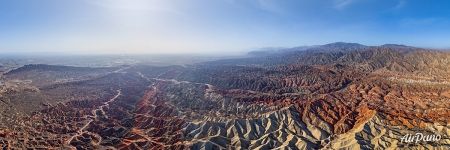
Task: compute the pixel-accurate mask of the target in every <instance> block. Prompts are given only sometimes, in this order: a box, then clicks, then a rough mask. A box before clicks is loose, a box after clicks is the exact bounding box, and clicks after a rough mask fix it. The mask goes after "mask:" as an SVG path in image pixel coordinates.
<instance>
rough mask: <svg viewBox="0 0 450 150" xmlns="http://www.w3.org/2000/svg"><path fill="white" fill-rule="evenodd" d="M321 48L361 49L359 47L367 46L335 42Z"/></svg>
mask: <svg viewBox="0 0 450 150" xmlns="http://www.w3.org/2000/svg"><path fill="white" fill-rule="evenodd" d="M321 47H326V48H361V47H367V46H365V45H362V44H359V43H346V42H335V43H330V44H325V45H322V46H321Z"/></svg>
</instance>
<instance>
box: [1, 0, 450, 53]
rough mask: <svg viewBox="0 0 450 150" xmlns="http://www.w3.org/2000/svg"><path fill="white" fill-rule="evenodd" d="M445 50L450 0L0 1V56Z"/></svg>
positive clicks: (449, 39) (448, 42)
mask: <svg viewBox="0 0 450 150" xmlns="http://www.w3.org/2000/svg"><path fill="white" fill-rule="evenodd" d="M337 41H343V42H357V43H361V44H366V45H380V44H385V43H395V44H406V45H412V46H419V47H432V48H449V47H450V1H444V0H442V1H433V3H431V2H430V1H424V0H408V1H407V0H0V51H2V52H6V51H9V52H11V51H14V52H25V53H26V52H61V53H64V52H69V53H208V54H209V53H211V54H212V53H239V52H244V51H248V50H252V49H257V48H261V47H294V46H302V45H317V44H326V43H331V42H337Z"/></svg>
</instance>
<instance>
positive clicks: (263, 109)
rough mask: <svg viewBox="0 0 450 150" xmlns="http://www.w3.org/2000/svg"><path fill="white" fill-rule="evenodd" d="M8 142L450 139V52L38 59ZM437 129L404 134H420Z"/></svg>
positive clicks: (21, 81)
mask: <svg viewBox="0 0 450 150" xmlns="http://www.w3.org/2000/svg"><path fill="white" fill-rule="evenodd" d="M4 81H5V83H7V84H4V85H3V90H2V91H3V92H2V94H1V95H2V101H0V108H2V112H1V118H0V119H2V120H1V121H2V123H0V147H3V148H7V149H9V148H18V149H22V148H74V149H277V148H279V149H399V148H408V149H447V148H448V147H450V130H449V127H450V117H449V116H450V53H448V52H440V51H433V50H425V49H419V48H414V47H407V46H400V45H383V46H364V45H359V44H348V43H333V44H328V45H324V46H317V47H311V48H302V50H301V51H296V50H287V51H280V52H277V53H275V54H274V53H271V55H270V56H265V55H262V56H259V55H258V56H256V57H252V58H240V59H230V60H219V61H214V62H205V63H199V64H195V65H189V66H165V67H154V66H145V65H137V66H123V67H120V68H79V67H64V66H47V65H28V66H24V67H22V68H19V69H16V70H13V71H10V72H9V73H6V74H5V76H4ZM416 133H421V134H423V135H439V136H440V139H439V140H436V141H418V142H417V143H416V142H415V141H414V142H406V141H402V140H401V139H402V137H404V136H405V135H408V134H412V135H414V134H416Z"/></svg>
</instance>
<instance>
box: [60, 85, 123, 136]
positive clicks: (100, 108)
mask: <svg viewBox="0 0 450 150" xmlns="http://www.w3.org/2000/svg"><path fill="white" fill-rule="evenodd" d="M120 95H122V92H121V90H120V89H119V90H117V94H116V95H115V96H114V97H113V98H111V99H110V100H108V101H106V102H104V103H103V105H101V106H99V107H98V108H97V109H94V110H92V111H91V112H92V114H93V115H86V116H84V118H88V122H87V123H86V124H85V125H84V126H83V127H81V128H80V129H79V130H78V131H77V134H75V135H73V136H72V137H70V138H69V139H68V140H67V141H66V144H68V145H70V142H72V140H73V138H75V137H77V136H80V135H82V134H83V133H85V132H87V131H83V130H84V129H86V128H87V127H88V126H89V125H90V124H91V122H92V121H94V119H97V117H98V115H97V111H101V113H102V115H104V116H105V117H108V116H107V115H106V114H105V111H104V110H103V109H104V108H105V107H109V103H111V102H114V101H115V100H116V99H117V98H118V97H119V96H120Z"/></svg>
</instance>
